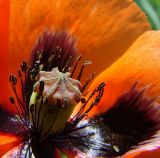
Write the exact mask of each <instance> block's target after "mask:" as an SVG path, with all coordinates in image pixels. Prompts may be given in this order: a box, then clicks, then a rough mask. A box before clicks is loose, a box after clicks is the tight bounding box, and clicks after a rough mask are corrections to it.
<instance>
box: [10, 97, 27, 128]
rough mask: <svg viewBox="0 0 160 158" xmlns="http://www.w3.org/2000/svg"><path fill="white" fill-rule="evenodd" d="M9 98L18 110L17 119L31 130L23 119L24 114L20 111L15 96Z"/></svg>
mask: <svg viewBox="0 0 160 158" xmlns="http://www.w3.org/2000/svg"><path fill="white" fill-rule="evenodd" d="M9 100H10V103H11V104H12V105H14V107H15V108H16V111H17V113H18V116H19V118H18V117H16V119H17V121H18V122H19V123H20V124H22V127H24V128H25V129H27V130H29V128H28V126H27V124H26V122H25V120H24V119H23V115H22V114H21V112H20V111H19V109H18V107H17V105H16V103H15V100H14V98H13V97H12V96H10V97H9Z"/></svg>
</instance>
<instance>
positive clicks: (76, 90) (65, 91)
mask: <svg viewBox="0 0 160 158" xmlns="http://www.w3.org/2000/svg"><path fill="white" fill-rule="evenodd" d="M42 81H43V82H44V90H43V93H42V94H43V101H42V97H40V99H37V98H38V93H39V91H40V90H39V88H40V83H41V82H42ZM80 89H81V83H80V82H79V81H78V80H75V79H72V78H70V73H69V72H66V73H63V72H60V71H59V70H58V68H54V69H52V71H49V72H46V71H40V72H39V76H38V81H37V82H36V84H35V85H34V92H33V93H32V96H31V99H30V105H34V106H35V108H34V109H35V111H34V112H33V114H32V117H34V118H35V120H34V122H37V121H38V123H37V124H38V125H37V126H38V130H39V131H40V130H42V132H41V133H42V134H43V135H47V134H48V133H54V132H56V131H58V130H59V129H60V128H62V127H63V126H64V124H65V123H66V122H67V120H68V119H69V117H70V115H71V113H72V112H73V109H74V108H75V106H76V105H77V103H78V102H79V101H80V99H81V91H80ZM41 104H43V105H41ZM33 115H34V116H33ZM35 115H36V117H35ZM31 119H32V118H31ZM32 120H33V119H32ZM42 123H43V125H42ZM35 124H36V123H35ZM41 126H42V127H41Z"/></svg>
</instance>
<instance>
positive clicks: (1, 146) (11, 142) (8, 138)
mask: <svg viewBox="0 0 160 158" xmlns="http://www.w3.org/2000/svg"><path fill="white" fill-rule="evenodd" d="M21 140H22V139H21V138H19V137H16V136H13V135H7V134H4V133H0V157H2V156H3V155H4V154H5V153H7V152H8V151H9V150H10V149H12V148H13V147H15V146H16V145H18V144H19V143H20V142H21Z"/></svg>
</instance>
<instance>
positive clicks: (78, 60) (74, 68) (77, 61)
mask: <svg viewBox="0 0 160 158" xmlns="http://www.w3.org/2000/svg"><path fill="white" fill-rule="evenodd" d="M81 58H82V56H78V58H77V60H76V63H75V66H74V67H73V70H72V73H71V78H73V75H74V72H75V70H76V68H77V66H78V63H79V62H80V60H81Z"/></svg>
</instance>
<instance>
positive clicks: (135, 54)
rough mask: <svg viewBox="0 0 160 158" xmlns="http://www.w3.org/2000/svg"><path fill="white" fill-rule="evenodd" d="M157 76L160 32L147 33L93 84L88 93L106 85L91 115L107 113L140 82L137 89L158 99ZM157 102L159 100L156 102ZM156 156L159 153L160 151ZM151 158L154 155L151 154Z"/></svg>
mask: <svg viewBox="0 0 160 158" xmlns="http://www.w3.org/2000/svg"><path fill="white" fill-rule="evenodd" d="M159 74H160V31H149V32H147V33H145V34H143V35H142V36H141V37H140V38H138V39H137V40H136V42H135V43H134V44H133V45H132V46H131V47H130V48H129V49H128V50H127V52H126V53H125V54H124V55H123V56H122V57H121V58H120V59H119V60H117V61H116V62H115V63H114V64H113V65H111V66H110V67H109V68H108V69H106V70H105V71H103V72H102V73H101V74H100V75H99V76H98V77H97V78H96V79H95V80H94V82H93V84H92V85H91V87H90V90H91V89H94V88H95V87H96V86H97V85H99V84H100V83H101V82H106V84H107V85H106V87H105V92H104V95H103V98H102V100H101V102H100V104H99V105H98V106H97V107H95V109H94V110H93V111H92V115H93V114H98V113H102V112H104V111H106V110H107V109H109V108H110V107H111V105H113V103H114V102H115V100H116V99H117V98H118V97H119V96H120V95H121V94H123V93H124V92H125V91H126V90H128V89H130V88H131V86H132V85H133V84H134V83H135V82H136V81H139V84H138V85H139V86H140V87H144V86H146V87H148V93H147V95H149V96H151V97H155V96H159V94H160V75H159ZM157 101H158V102H159V101H160V100H159V99H158V98H157ZM156 152H157V153H159V150H157V151H156ZM149 153H150V152H149ZM149 153H148V154H149ZM150 154H151V155H152V154H153V155H154V153H150ZM142 155H143V154H142ZM140 158H143V157H140ZM153 158H154V157H153ZM155 158H158V157H155Z"/></svg>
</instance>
